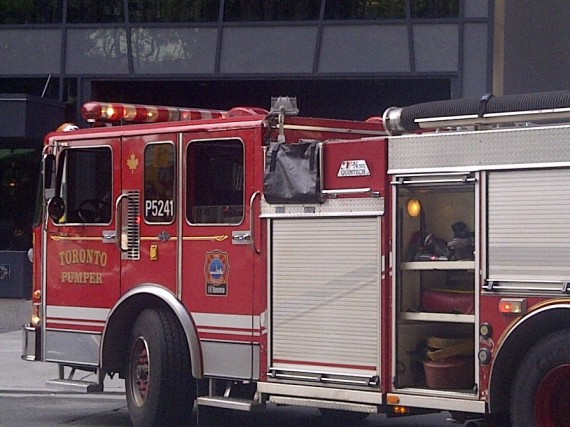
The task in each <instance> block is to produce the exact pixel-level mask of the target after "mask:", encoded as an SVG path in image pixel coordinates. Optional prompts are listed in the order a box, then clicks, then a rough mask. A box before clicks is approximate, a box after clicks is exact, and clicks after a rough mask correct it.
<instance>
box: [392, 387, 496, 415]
mask: <svg viewBox="0 0 570 427" xmlns="http://www.w3.org/2000/svg"><path fill="white" fill-rule="evenodd" d="M424 392H425V390H424ZM454 395H455V396H459V393H454ZM392 396H395V397H397V398H398V399H399V403H398V405H400V406H409V407H412V408H413V407H415V408H426V409H439V410H442V411H461V412H473V413H476V414H484V413H486V412H487V404H486V403H485V402H484V401H480V400H468V399H461V398H452V396H446V397H431V396H420V395H417V394H400V393H389V394H388V398H390V397H392Z"/></svg>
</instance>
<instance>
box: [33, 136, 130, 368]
mask: <svg viewBox="0 0 570 427" xmlns="http://www.w3.org/2000/svg"><path fill="white" fill-rule="evenodd" d="M120 159H121V153H120V140H119V139H116V138H111V139H98V140H86V141H81V142H73V143H70V144H68V146H67V147H65V148H63V149H62V150H60V151H59V153H58V155H57V164H58V171H57V182H56V198H54V199H52V204H54V202H57V203H58V204H59V205H60V213H61V214H62V215H61V216H60V217H59V218H56V217H54V218H48V220H47V224H46V228H45V233H44V246H43V248H42V250H43V251H44V253H43V257H42V258H43V259H45V260H46V264H45V266H46V267H45V270H44V271H45V275H44V277H43V281H44V283H43V289H44V302H45V307H44V309H45V311H46V312H45V318H46V323H45V328H46V330H45V331H44V337H45V340H44V353H43V354H44V355H45V359H46V360H50V361H58V362H70V363H74V362H75V363H81V364H92V365H97V364H98V352H99V344H98V343H99V337H100V334H101V332H102V331H103V327H104V324H105V319H106V317H107V315H108V313H109V310H110V308H111V307H112V306H113V304H114V303H115V302H116V301H117V299H118V297H119V291H120V274H119V269H120V260H121V255H120V251H119V248H118V247H117V245H116V244H115V242H116V240H115V221H116V216H115V210H114V202H115V200H116V199H117V197H118V196H119V194H120V189H121V182H120V181H121V175H120Z"/></svg>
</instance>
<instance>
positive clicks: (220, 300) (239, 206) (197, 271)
mask: <svg viewBox="0 0 570 427" xmlns="http://www.w3.org/2000/svg"><path fill="white" fill-rule="evenodd" d="M252 134H253V132H252V131H251V130H249V131H236V132H233V133H232V137H220V138H216V137H212V136H211V134H210V135H206V134H200V135H190V134H189V135H185V136H184V141H185V143H184V144H185V145H184V147H185V148H184V157H185V165H186V166H185V182H186V190H185V191H184V200H185V216H186V218H185V221H184V231H183V260H182V265H183V273H182V277H183V283H184V289H183V295H182V297H183V301H184V302H185V304H186V306H187V307H189V308H190V311H191V312H192V316H193V318H194V320H195V322H196V326H197V328H198V334H199V337H200V339H201V343H202V355H203V361H204V374H205V375H214V376H226V377H231V378H244V379H249V378H252V376H253V377H256V376H257V375H258V374H257V372H258V371H259V369H258V365H259V351H258V349H259V346H258V343H259V326H256V325H255V324H254V316H253V299H254V284H253V282H254V271H253V264H254V259H255V257H256V252H255V247H254V245H253V244H251V234H252V233H251V221H252V218H251V211H250V201H251V200H252V196H253V199H255V195H254V189H253V168H252V164H253V157H252V151H253V147H252V144H251V142H252ZM259 140H260V139H259ZM248 161H250V162H251V164H249V166H248V168H249V171H247V172H246V164H247V162H248ZM257 318H258V317H257Z"/></svg>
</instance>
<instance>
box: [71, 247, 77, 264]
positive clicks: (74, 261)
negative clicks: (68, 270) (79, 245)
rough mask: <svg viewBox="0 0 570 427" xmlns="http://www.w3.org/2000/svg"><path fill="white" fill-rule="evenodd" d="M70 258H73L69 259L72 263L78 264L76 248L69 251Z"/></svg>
mask: <svg viewBox="0 0 570 427" xmlns="http://www.w3.org/2000/svg"><path fill="white" fill-rule="evenodd" d="M71 259H72V260H73V261H71V262H72V263H73V264H79V255H78V251H77V249H73V250H72V251H71Z"/></svg>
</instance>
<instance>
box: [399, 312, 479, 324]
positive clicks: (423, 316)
mask: <svg viewBox="0 0 570 427" xmlns="http://www.w3.org/2000/svg"><path fill="white" fill-rule="evenodd" d="M400 319H401V320H416V321H420V322H448V323H475V315H473V314H450V313H428V312H402V313H400Z"/></svg>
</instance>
